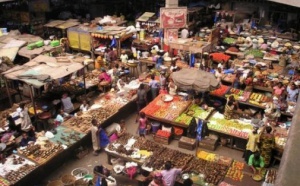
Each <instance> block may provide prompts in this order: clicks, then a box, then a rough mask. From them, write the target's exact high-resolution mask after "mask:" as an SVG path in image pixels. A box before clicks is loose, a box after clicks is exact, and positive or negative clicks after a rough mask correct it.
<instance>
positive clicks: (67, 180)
mask: <svg viewBox="0 0 300 186" xmlns="http://www.w3.org/2000/svg"><path fill="white" fill-rule="evenodd" d="M61 181H62V183H63V185H64V186H73V185H74V183H75V181H76V178H75V176H72V175H69V174H67V175H63V176H62V177H61Z"/></svg>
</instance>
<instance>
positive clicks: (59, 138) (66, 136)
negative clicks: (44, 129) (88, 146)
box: [50, 126, 84, 146]
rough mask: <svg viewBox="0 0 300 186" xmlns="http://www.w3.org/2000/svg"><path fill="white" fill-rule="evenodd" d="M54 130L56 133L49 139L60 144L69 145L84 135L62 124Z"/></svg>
mask: <svg viewBox="0 0 300 186" xmlns="http://www.w3.org/2000/svg"><path fill="white" fill-rule="evenodd" d="M56 131H57V133H56V134H55V136H54V138H51V139H50V141H52V142H54V143H57V144H60V145H66V146H71V145H72V144H74V143H75V142H77V141H79V140H80V139H81V138H83V136H84V134H82V133H79V132H76V131H73V130H71V129H69V128H66V127H63V126H58V127H57V128H56Z"/></svg>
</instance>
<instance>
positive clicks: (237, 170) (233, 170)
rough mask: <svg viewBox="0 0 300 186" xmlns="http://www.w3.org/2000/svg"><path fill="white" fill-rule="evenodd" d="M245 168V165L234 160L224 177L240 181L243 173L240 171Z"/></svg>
mask: <svg viewBox="0 0 300 186" xmlns="http://www.w3.org/2000/svg"><path fill="white" fill-rule="evenodd" d="M244 167H245V163H243V162H239V161H236V160H234V161H233V163H232V165H231V167H229V169H228V171H227V174H226V177H228V178H230V179H232V180H234V181H242V179H243V177H244V173H243V172H242V170H243V169H244Z"/></svg>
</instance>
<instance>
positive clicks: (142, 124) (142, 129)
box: [138, 112, 148, 138]
mask: <svg viewBox="0 0 300 186" xmlns="http://www.w3.org/2000/svg"><path fill="white" fill-rule="evenodd" d="M147 124H148V120H147V117H146V114H145V113H144V112H140V119H139V127H138V133H139V135H140V136H141V137H144V138H145V135H146V130H147Z"/></svg>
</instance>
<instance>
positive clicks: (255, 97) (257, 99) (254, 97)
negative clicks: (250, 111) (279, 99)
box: [249, 92, 272, 107]
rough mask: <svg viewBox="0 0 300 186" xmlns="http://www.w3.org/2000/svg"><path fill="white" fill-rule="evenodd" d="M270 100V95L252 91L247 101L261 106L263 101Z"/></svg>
mask: <svg viewBox="0 0 300 186" xmlns="http://www.w3.org/2000/svg"><path fill="white" fill-rule="evenodd" d="M271 100H272V98H271V97H268V96H265V95H263V94H259V93H254V92H253V93H252V94H251V96H250V99H249V103H251V104H254V105H258V106H261V107H263V103H267V102H270V101H271Z"/></svg>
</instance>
